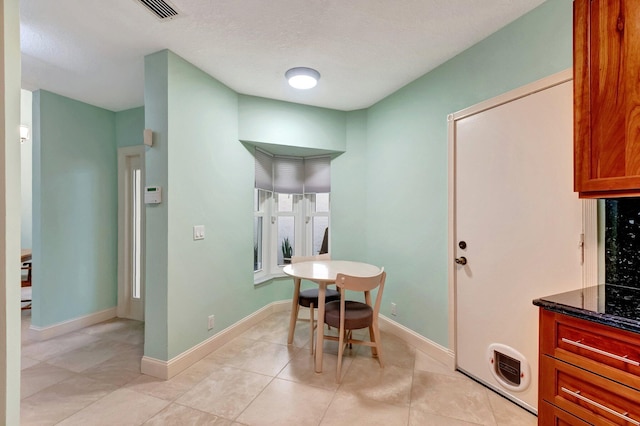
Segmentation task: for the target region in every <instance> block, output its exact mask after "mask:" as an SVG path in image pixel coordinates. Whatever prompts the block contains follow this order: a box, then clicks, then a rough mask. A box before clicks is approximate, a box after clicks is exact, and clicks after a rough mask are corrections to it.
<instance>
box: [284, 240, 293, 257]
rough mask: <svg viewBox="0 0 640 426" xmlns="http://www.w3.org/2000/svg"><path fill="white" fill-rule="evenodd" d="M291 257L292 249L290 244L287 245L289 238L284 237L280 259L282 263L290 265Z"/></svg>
mask: <svg viewBox="0 0 640 426" xmlns="http://www.w3.org/2000/svg"><path fill="white" fill-rule="evenodd" d="M291 256H293V247H291V243H289V237H285V239H284V240H282V258H283V259H284V263H291Z"/></svg>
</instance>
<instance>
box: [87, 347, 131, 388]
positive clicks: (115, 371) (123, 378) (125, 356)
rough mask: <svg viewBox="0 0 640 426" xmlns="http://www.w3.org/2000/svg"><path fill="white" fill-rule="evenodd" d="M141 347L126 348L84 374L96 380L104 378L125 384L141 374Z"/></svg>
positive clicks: (109, 381) (112, 382) (118, 383)
mask: <svg viewBox="0 0 640 426" xmlns="http://www.w3.org/2000/svg"><path fill="white" fill-rule="evenodd" d="M141 358H142V354H141V351H140V350H139V349H126V350H122V351H120V352H119V353H118V354H116V355H114V356H112V357H111V358H109V359H108V360H106V361H104V362H102V363H100V364H98V365H96V366H94V367H91V368H88V369H86V370H84V371H83V372H82V373H80V374H82V375H84V376H87V377H89V378H91V379H94V380H102V381H105V382H107V383H111V384H114V385H118V386H123V385H125V384H127V383H129V382H131V381H133V380H135V379H136V378H138V377H139V376H140V374H141V373H140V361H141Z"/></svg>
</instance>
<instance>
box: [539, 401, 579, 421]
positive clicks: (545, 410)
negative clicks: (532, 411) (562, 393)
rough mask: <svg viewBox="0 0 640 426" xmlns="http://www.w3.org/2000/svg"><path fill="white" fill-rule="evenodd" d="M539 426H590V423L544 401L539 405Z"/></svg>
mask: <svg viewBox="0 0 640 426" xmlns="http://www.w3.org/2000/svg"><path fill="white" fill-rule="evenodd" d="M538 425H539V426H589V423H587V422H585V421H583V420H581V419H579V418H577V417H576V416H574V415H572V414H569V413H567V412H566V411H564V410H561V409H559V408H558V407H556V406H554V405H551V404H550V403H548V402H547V401H543V402H542V403H541V404H540V406H539V407H538Z"/></svg>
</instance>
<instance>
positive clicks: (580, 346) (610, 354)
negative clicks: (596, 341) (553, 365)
mask: <svg viewBox="0 0 640 426" xmlns="http://www.w3.org/2000/svg"><path fill="white" fill-rule="evenodd" d="M562 341H563V342H564V343H567V344H569V345H573V346H577V347H579V348H582V349H586V350H588V351H591V352H595V353H597V354H600V355H604V356H607V357H609V358H613V359H617V360H618V361H622V362H626V363H627V364H631V365H635V366H636V367H640V362H638V361H634V360H632V359H629V358H628V356H627V355H625V356H620V355H616V354H612V353H611V352H605V351H603V350H602V349H598V348H594V347H593V346H587V345H585V344H584V343H580V342H574V341H573V340H569V339H566V338H564V337H563V338H562Z"/></svg>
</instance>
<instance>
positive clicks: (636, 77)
mask: <svg viewBox="0 0 640 426" xmlns="http://www.w3.org/2000/svg"><path fill="white" fill-rule="evenodd" d="M573 7H574V22H573V24H574V40H573V42H574V48H573V50H574V57H573V61H574V63H573V66H574V68H573V70H574V190H575V191H576V192H579V193H580V197H582V198H612V197H620V196H640V1H638V0H575V1H574V6H573Z"/></svg>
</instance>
